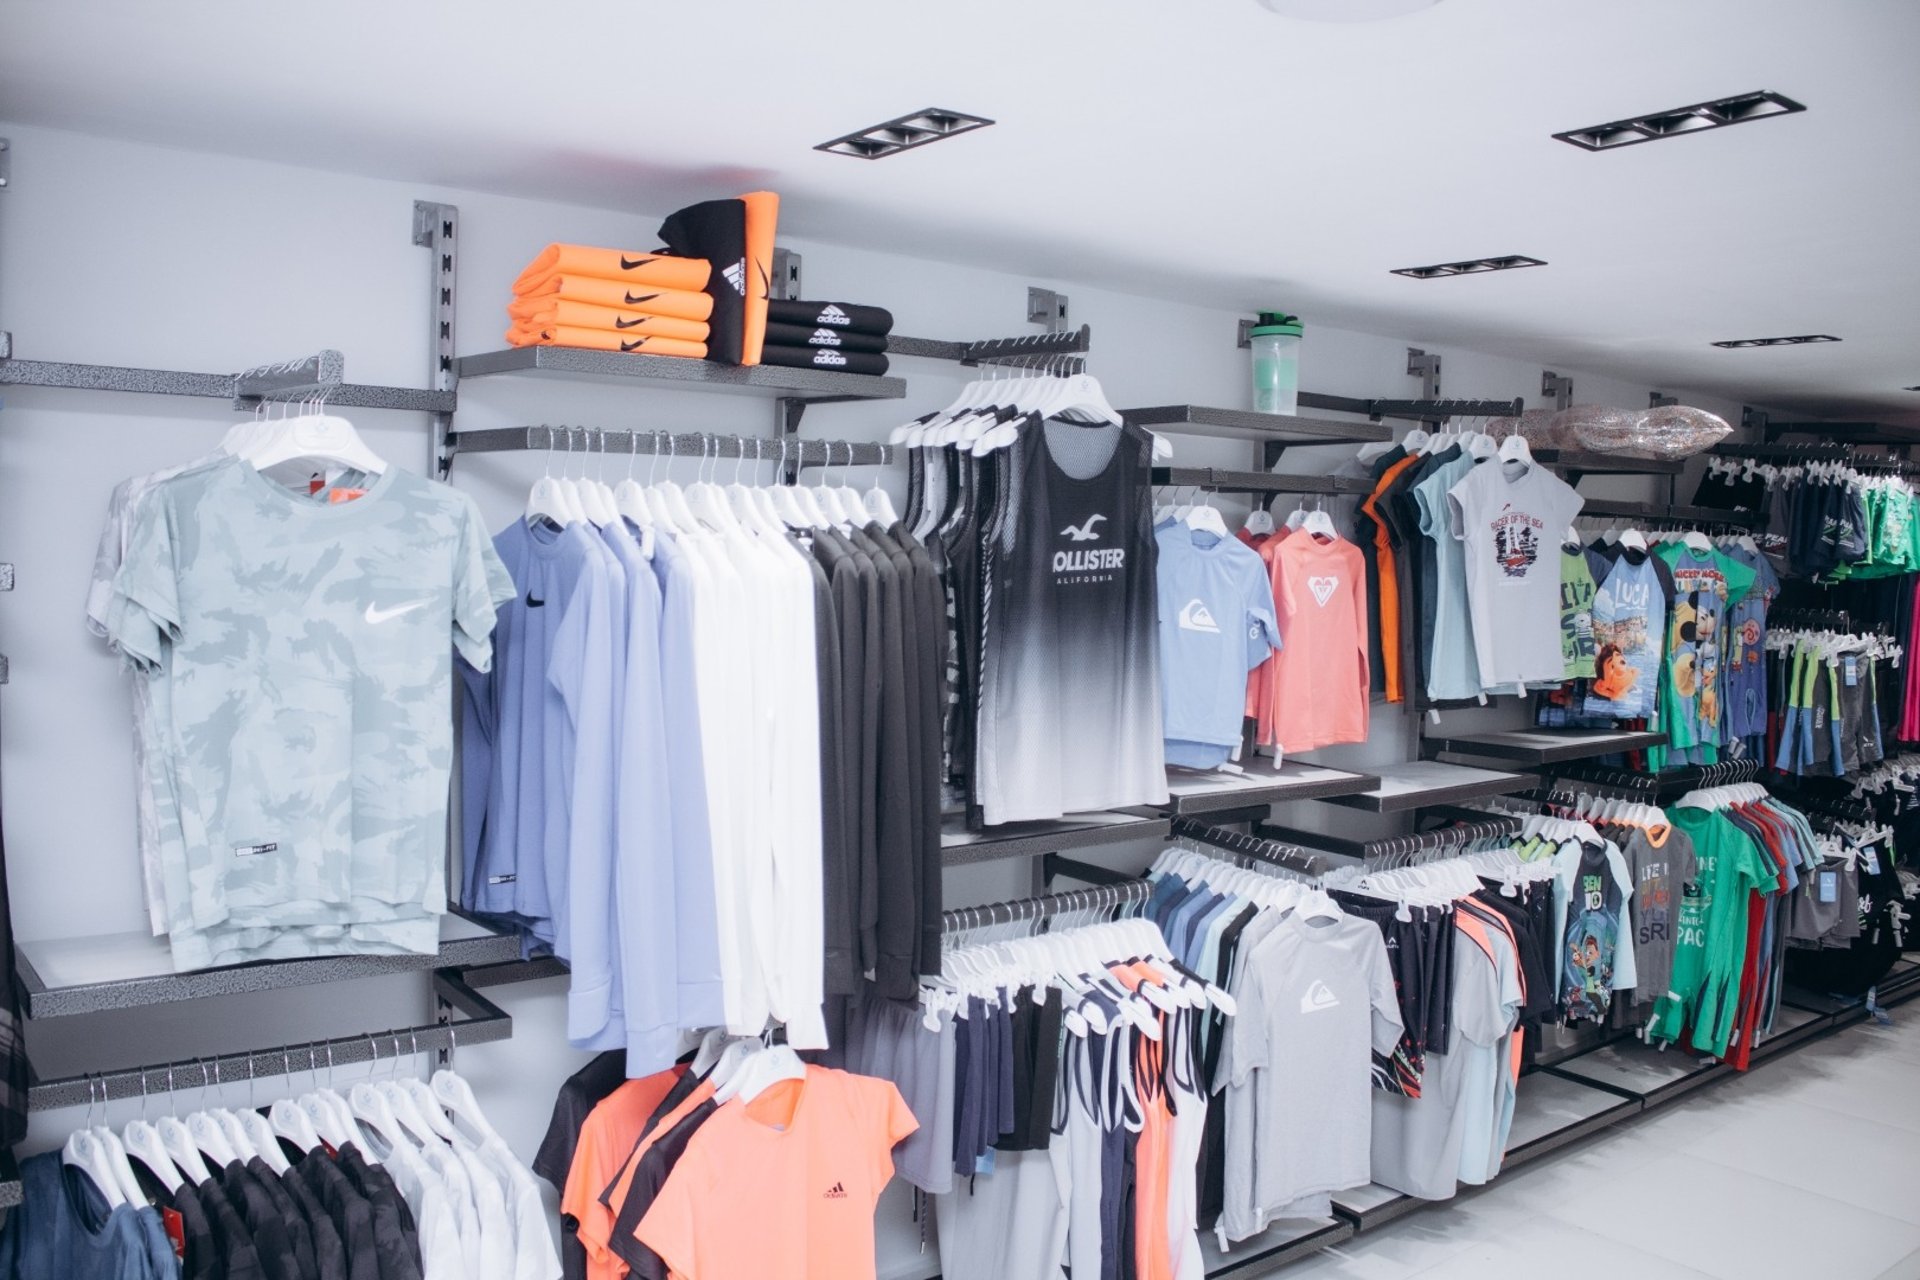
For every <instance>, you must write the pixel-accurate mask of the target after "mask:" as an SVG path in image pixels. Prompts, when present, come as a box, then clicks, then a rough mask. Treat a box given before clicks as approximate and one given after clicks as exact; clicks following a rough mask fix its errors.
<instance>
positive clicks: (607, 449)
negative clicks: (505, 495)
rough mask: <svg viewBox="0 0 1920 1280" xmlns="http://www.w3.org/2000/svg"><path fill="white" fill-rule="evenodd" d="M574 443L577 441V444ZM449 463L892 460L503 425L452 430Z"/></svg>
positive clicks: (848, 450) (695, 437)
mask: <svg viewBox="0 0 1920 1280" xmlns="http://www.w3.org/2000/svg"><path fill="white" fill-rule="evenodd" d="M576 441H578V443H577V444H576V443H575V442H576ZM446 447H447V456H448V461H449V462H451V460H452V459H453V458H454V457H455V456H457V455H459V454H463V453H516V452H523V451H527V450H548V451H552V450H559V451H561V452H563V453H564V452H569V451H578V452H581V453H589V454H597V453H627V454H667V455H669V456H672V457H677V458H702V457H704V458H748V459H752V460H754V461H758V462H779V461H781V460H782V459H785V461H787V462H789V463H793V464H796V465H801V466H814V465H819V466H835V467H840V466H848V467H877V466H884V465H886V464H887V463H889V462H892V461H893V446H892V445H889V444H871V443H866V442H855V441H845V440H802V439H800V438H799V437H797V436H789V437H787V438H786V439H785V440H784V441H781V440H769V439H767V438H765V437H763V436H733V435H713V434H708V433H703V432H682V433H678V434H676V433H673V432H667V431H602V430H601V429H599V428H598V427H568V426H558V427H549V426H545V425H541V426H537V427H501V428H497V429H494V430H489V431H456V432H454V433H453V434H452V435H450V436H448V437H447V445H446Z"/></svg>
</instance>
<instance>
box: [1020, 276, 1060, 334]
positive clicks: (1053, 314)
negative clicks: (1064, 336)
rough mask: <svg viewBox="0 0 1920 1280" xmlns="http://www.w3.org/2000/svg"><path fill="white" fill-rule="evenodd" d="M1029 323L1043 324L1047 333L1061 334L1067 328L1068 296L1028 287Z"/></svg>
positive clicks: (1049, 290) (1036, 287)
mask: <svg viewBox="0 0 1920 1280" xmlns="http://www.w3.org/2000/svg"><path fill="white" fill-rule="evenodd" d="M1027 323H1029V324H1043V325H1045V326H1047V332H1049V333H1059V332H1062V331H1063V330H1065V329H1066V327H1067V295H1066V294H1064V293H1055V292H1054V291H1053V290H1051V289H1042V288H1040V287H1039V286H1038V285H1028V286H1027Z"/></svg>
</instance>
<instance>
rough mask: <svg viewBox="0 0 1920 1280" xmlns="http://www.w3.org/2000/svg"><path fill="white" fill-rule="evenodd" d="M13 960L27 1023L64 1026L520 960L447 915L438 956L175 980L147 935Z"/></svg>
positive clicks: (35, 950)
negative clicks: (123, 1012) (240, 996)
mask: <svg viewBox="0 0 1920 1280" xmlns="http://www.w3.org/2000/svg"><path fill="white" fill-rule="evenodd" d="M14 954H15V956H16V960H17V964H18V969H19V979H20V987H21V990H22V992H24V994H25V996H26V1006H27V1016H28V1017H30V1018H63V1017H69V1016H72V1015H74V1014H82V1013H99V1012H102V1011H104V1010H108V1009H134V1008H140V1007H142V1006H145V1005H153V1004H170V1003H173V1002H175V1001H179V1000H199V999H203V998H205V997H208V996H227V995H235V994H237V993H239V992H243V991H275V990H279V989H281V988H284V987H304V986H311V985H314V984H316V983H322V982H345V981H348V980H350V979H353V978H370V977H376V976H378V975H380V974H387V973H406V972H412V971H416V970H422V969H447V968H459V967H462V966H465V965H483V964H499V963H502V962H505V961H508V960H513V959H515V958H516V957H518V955H519V954H520V943H519V940H518V939H516V938H514V937H513V936H512V935H511V934H503V933H500V932H498V931H496V930H494V929H493V928H491V927H490V926H488V925H484V924H481V923H480V922H478V921H476V920H470V919H468V918H467V917H466V916H463V915H459V914H457V913H453V912H449V913H447V914H446V915H444V916H442V917H441V918H440V950H439V951H438V952H436V953H435V954H433V955H421V956H324V957H320V958H318V959H313V960H265V961H261V962H259V963H256V964H240V965H229V966H227V967H224V968H219V969H199V970H195V971H193V972H190V973H176V972H174V969H173V958H172V955H171V954H170V952H169V951H168V948H167V941H166V939H165V938H156V937H153V936H152V935H150V934H147V933H144V932H134V933H109V934H97V935H95V936H93V937H88V938H48V939H41V940H40V941H37V942H22V943H20V944H18V945H17V946H16V947H15V948H14Z"/></svg>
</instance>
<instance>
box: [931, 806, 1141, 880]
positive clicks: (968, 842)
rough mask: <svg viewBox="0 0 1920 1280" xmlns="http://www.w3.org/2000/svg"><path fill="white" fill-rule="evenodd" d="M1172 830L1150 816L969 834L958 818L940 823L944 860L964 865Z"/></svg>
mask: <svg viewBox="0 0 1920 1280" xmlns="http://www.w3.org/2000/svg"><path fill="white" fill-rule="evenodd" d="M1172 826H1173V823H1172V820H1171V819H1168V818H1164V817H1159V816H1155V815H1151V814H1139V813H1076V814H1072V815H1069V816H1068V817H1066V818H1063V819H1061V820H1060V821H1058V822H1009V823H1005V824H1003V825H1001V826H997V827H988V828H987V829H986V830H984V831H969V830H967V828H966V824H965V822H964V821H963V820H962V819H961V817H960V816H959V815H958V814H954V815H951V816H949V817H948V818H946V820H945V821H943V822H942V823H941V827H940V861H941V864H942V865H943V866H949V867H959V866H965V865H967V864H969V863H974V862H997V861H1000V860H1001V859H1003V858H1031V857H1034V856H1035V855H1037V854H1042V853H1059V852H1060V851H1061V850H1063V849H1085V848H1088V847H1090V846H1093V845H1102V844H1119V843H1121V842H1123V841H1127V840H1163V839H1165V838H1166V836H1167V833H1168V831H1169V830H1171V829H1172Z"/></svg>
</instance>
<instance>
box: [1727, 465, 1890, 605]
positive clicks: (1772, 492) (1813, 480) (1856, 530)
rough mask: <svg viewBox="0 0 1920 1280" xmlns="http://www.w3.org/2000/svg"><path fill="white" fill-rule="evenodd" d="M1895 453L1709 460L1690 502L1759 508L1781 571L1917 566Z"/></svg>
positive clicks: (1832, 573) (1837, 575) (1815, 573)
mask: <svg viewBox="0 0 1920 1280" xmlns="http://www.w3.org/2000/svg"><path fill="white" fill-rule="evenodd" d="M1901 461H1902V460H1901V459H1894V458H1883V457H1879V456H1877V455H1872V454H1857V455H1854V456H1852V457H1850V458H1848V459H1847V460H1846V461H1840V460H1825V461H1823V460H1810V461H1807V462H1804V463H1797V464H1789V465H1783V466H1775V465H1772V464H1770V463H1761V462H1755V461H1752V460H1745V461H1734V460H1731V459H1725V458H1713V459H1710V460H1709V462H1708V464H1707V472H1706V474H1705V475H1704V476H1703V477H1702V478H1701V480H1700V486H1699V489H1698V491H1697V492H1696V493H1695V495H1694V502H1695V503H1696V504H1697V505H1699V506H1707V507H1723V508H1727V509H1738V510H1745V511H1754V512H1759V513H1761V514H1762V515H1763V516H1764V517H1765V524H1764V526H1763V532H1762V533H1761V539H1762V542H1763V544H1764V546H1765V548H1766V553H1767V556H1768V558H1769V559H1770V560H1772V561H1773V563H1774V567H1775V568H1776V569H1778V570H1779V572H1780V573H1781V574H1783V575H1784V574H1788V573H1792V574H1794V575H1797V576H1801V577H1808V578H1813V577H1819V578H1824V579H1827V580H1830V581H1846V580H1849V579H1860V578H1868V579H1870V578H1877V577H1886V576H1890V575H1896V574H1907V573H1913V572H1916V571H1920V518H1916V516H1917V513H1916V511H1915V502H1916V495H1915V491H1914V487H1913V484H1912V482H1911V481H1910V480H1909V479H1908V478H1907V477H1906V476H1905V475H1904V474H1900V473H1898V472H1897V471H1896V472H1892V473H1888V472H1882V471H1879V470H1877V469H1876V468H1878V467H1879V466H1882V465H1888V466H1897V465H1898V464H1899V463H1900V462H1901Z"/></svg>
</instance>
